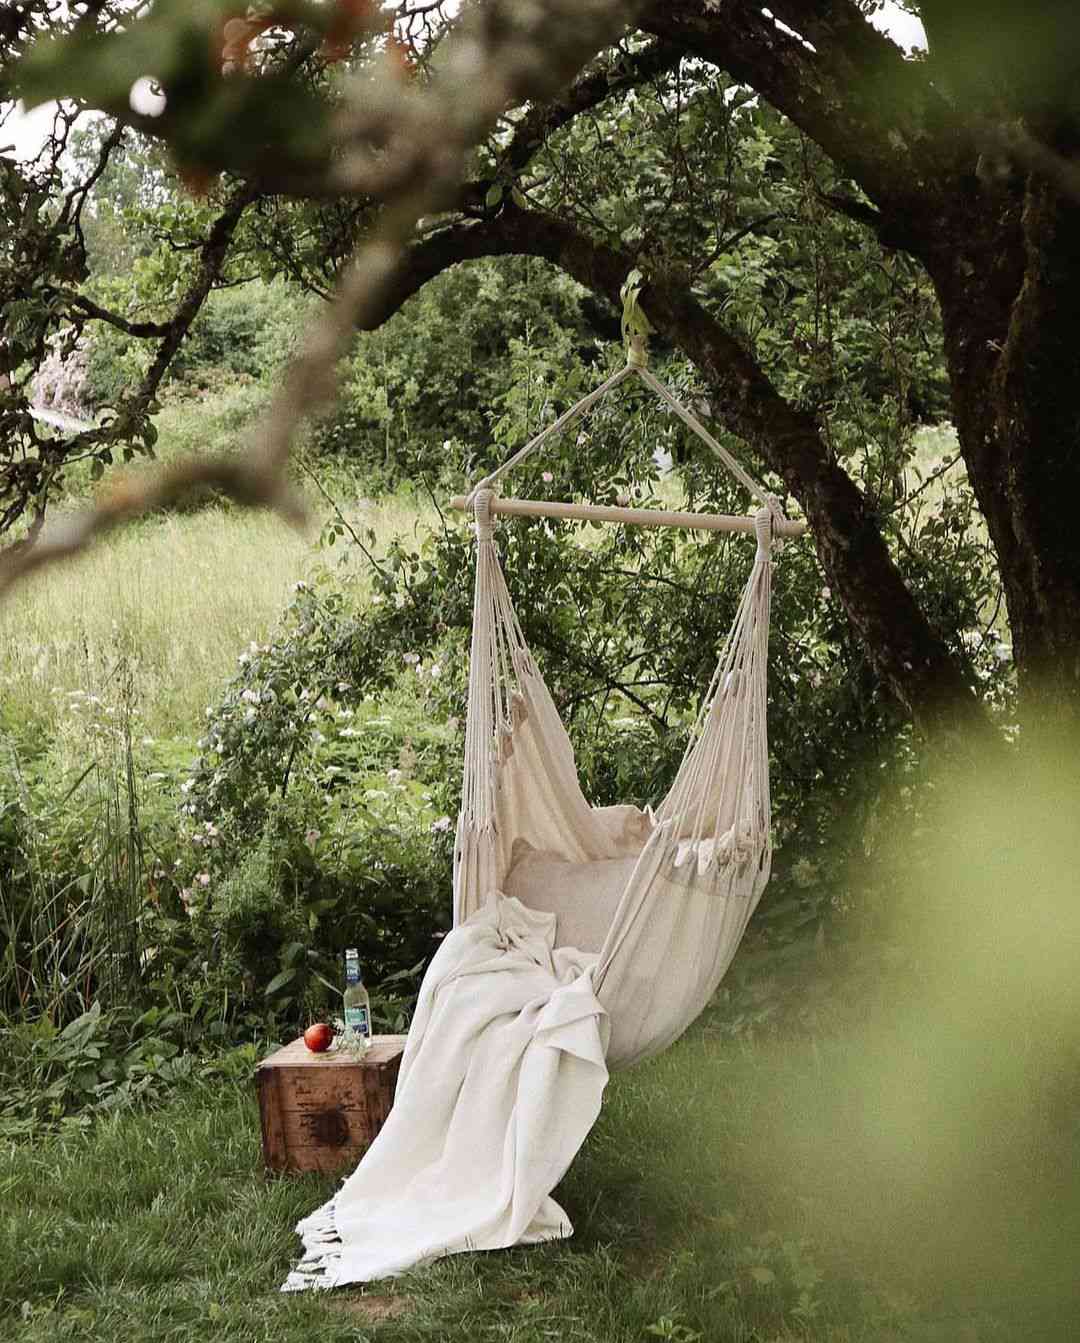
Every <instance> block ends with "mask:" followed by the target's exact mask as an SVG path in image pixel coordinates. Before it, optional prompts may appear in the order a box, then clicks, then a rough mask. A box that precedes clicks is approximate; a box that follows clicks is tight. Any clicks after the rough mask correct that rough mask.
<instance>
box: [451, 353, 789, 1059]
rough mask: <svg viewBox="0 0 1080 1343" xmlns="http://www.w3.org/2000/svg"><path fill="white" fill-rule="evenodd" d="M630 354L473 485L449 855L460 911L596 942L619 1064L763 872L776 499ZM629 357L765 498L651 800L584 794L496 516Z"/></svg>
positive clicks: (677, 1021) (654, 1032)
mask: <svg viewBox="0 0 1080 1343" xmlns="http://www.w3.org/2000/svg"><path fill="white" fill-rule="evenodd" d="M634 353H635V351H634V350H632V351H631V358H630V361H629V362H628V364H627V365H626V366H625V367H624V368H622V369H620V370H619V371H618V373H616V374H614V375H613V376H612V377H611V378H609V379H608V380H607V382H606V383H604V384H603V385H602V386H601V387H599V388H597V389H596V391H595V392H593V393H590V395H589V396H588V397H586V398H584V400H583V401H582V402H580V403H579V404H578V405H577V406H575V407H574V408H573V409H572V410H571V411H569V412H567V414H566V415H564V416H562V417H561V419H560V420H558V421H556V422H555V424H553V425H552V426H551V427H550V428H549V429H547V430H545V431H544V433H542V434H540V435H538V436H537V438H535V439H534V440H533V441H532V442H531V443H530V444H527V445H526V446H525V448H523V449H522V450H521V451H520V452H519V453H517V454H516V455H515V456H514V457H513V458H511V459H510V461H508V462H507V463H506V464H505V465H504V466H503V467H502V468H500V470H499V471H498V472H495V473H494V474H493V475H491V476H488V477H487V478H485V480H484V481H481V482H480V485H479V486H477V487H476V489H474V491H473V493H472V494H471V495H470V496H469V502H470V503H471V505H472V507H473V509H474V511H475V516H476V539H477V555H476V590H475V600H474V608H473V632H472V654H471V663H470V674H469V705H468V719H467V724H466V734H465V777H464V790H463V797H462V807H461V813H460V815H459V818H458V825H457V843H456V848H455V866H454V921H455V926H457V925H460V924H461V923H462V922H464V921H465V920H466V919H468V918H469V917H470V916H471V915H473V914H475V913H476V912H477V911H478V910H479V909H481V908H482V907H483V906H484V905H485V904H487V903H488V902H490V901H492V900H494V899H496V898H497V897H498V895H499V894H500V893H501V894H504V895H510V896H515V897H516V898H517V899H519V900H520V901H521V902H522V903H523V904H525V905H527V906H528V907H530V908H533V909H536V910H541V911H546V912H549V913H554V914H555V915H556V916H557V920H558V922H557V926H556V945H557V946H575V947H577V948H578V949H579V950H581V951H590V952H594V953H596V954H597V956H598V960H597V962H596V966H595V969H594V971H593V983H594V987H595V990H596V994H597V997H598V999H599V1001H600V1002H601V1003H602V1004H603V1006H604V1008H605V1009H606V1011H607V1013H608V1015H609V1017H610V1023H611V1034H610V1041H609V1045H608V1053H607V1059H608V1063H609V1065H612V1066H616V1067H617V1066H622V1065H626V1064H630V1063H634V1062H636V1061H638V1060H639V1059H642V1058H645V1057H647V1056H648V1055H650V1054H654V1053H656V1052H658V1051H659V1050H661V1049H663V1048H664V1047H665V1046H666V1045H668V1044H670V1043H671V1042H672V1041H673V1040H675V1039H676V1038H677V1037H678V1036H679V1035H681V1034H682V1032H683V1031H684V1030H685V1029H686V1027H687V1026H688V1025H689V1024H690V1023H691V1022H692V1021H693V1020H694V1019H695V1017H697V1016H698V1015H699V1013H700V1012H701V1011H702V1009H703V1008H704V1007H705V1005H706V1003H707V1002H708V1001H709V999H710V998H711V997H712V995H713V994H714V993H715V991H716V988H717V986H718V984H719V983H720V980H721V978H722V977H723V975H724V972H725V971H726V970H727V967H728V965H729V964H730V962H731V959H732V957H733V956H734V954H735V951H736V949H737V947H738V945H739V941H740V939H741V938H742V935H743V932H744V931H745V929H746V925H747V922H748V920H749V918H750V916H751V914H752V913H753V911H754V908H755V906H756V905H757V903H758V901H759V899H760V898H761V894H762V892H763V890H764V889H765V886H766V883H767V882H768V879H769V870H770V863H771V857H772V845H771V840H770V802H769V770H768V737H767V731H766V721H765V719H766V662H767V653H768V639H769V600H770V592H771V576H772V562H771V551H772V545H773V534H774V522H777V521H779V522H783V518H782V514H780V512H779V506H778V504H777V503H776V501H775V500H774V499H772V498H770V497H769V496H767V495H766V494H765V493H764V491H763V490H762V489H761V487H760V486H758V485H757V484H756V482H754V481H753V480H752V479H751V478H750V477H748V476H747V475H746V473H745V472H744V471H743V470H742V468H741V467H739V465H738V463H737V462H734V460H733V459H732V458H731V457H730V456H729V454H728V453H726V452H725V451H724V449H723V448H722V447H721V446H720V445H719V444H718V443H717V442H716V441H715V439H713V438H712V436H711V435H710V434H709V433H708V431H707V430H706V429H705V428H704V427H703V426H702V425H701V424H700V423H699V422H698V421H697V420H696V419H695V417H694V416H693V415H691V414H690V412H688V411H686V410H685V408H684V407H682V406H681V405H679V404H678V402H676V401H675V399H674V397H673V396H672V395H671V393H670V392H669V391H668V389H667V388H666V387H664V385H663V384H662V383H661V382H660V381H659V380H658V379H656V378H655V377H654V376H653V375H652V374H651V373H650V372H649V370H648V369H647V368H646V367H644V365H643V363H642V362H641V361H640V356H639V358H638V360H635V358H634ZM632 372H637V373H638V374H639V376H641V377H642V379H643V380H644V381H645V382H646V383H647V385H649V386H650V387H652V388H653V390H654V391H656V392H657V393H658V394H659V395H660V396H661V397H662V398H663V400H664V401H665V402H667V403H668V404H669V405H671V407H672V408H673V409H674V410H675V411H676V413H677V414H679V416H680V418H682V419H683V420H684V422H686V423H687V424H688V425H689V427H690V428H691V429H693V430H694V432H695V433H697V434H698V435H699V436H700V437H702V438H703V439H704V440H705V441H706V442H707V443H709V445H710V446H711V447H712V448H713V449H714V450H715V451H716V452H717V453H718V454H719V455H720V456H721V458H722V459H723V460H724V461H725V464H727V465H728V466H729V468H731V469H732V470H733V472H734V473H735V474H736V475H737V476H738V478H739V479H740V480H741V481H742V482H743V483H744V484H746V485H747V486H748V488H750V489H751V490H752V491H753V493H754V494H755V495H757V496H758V498H759V499H761V500H762V501H763V502H764V504H765V507H763V508H762V509H761V510H760V511H759V512H758V513H757V515H756V517H755V519H754V528H755V531H756V533H757V541H758V547H757V556H756V560H755V563H754V567H753V570H752V572H751V574H750V578H749V581H748V583H747V585H746V590H745V592H744V593H743V597H742V600H741V602H740V604H739V608H738V612H737V614H736V616H735V621H734V624H733V625H732V628H731V632H730V634H729V636H728V639H727V641H726V644H725V646H724V648H723V651H722V652H721V655H720V659H719V662H718V663H717V666H716V671H715V672H714V674H713V678H712V682H711V684H710V686H709V690H708V693H707V695H706V696H705V700H704V702H703V704H702V708H701V712H700V714H699V717H698V720H697V723H696V725H695V728H694V731H693V733H692V734H691V739H690V743H689V745H688V746H687V750H686V754H685V756H684V758H683V761H682V765H681V767H680V769H679V772H678V774H677V776H676V779H675V781H674V783H673V784H672V787H671V790H670V792H669V793H668V795H667V797H666V798H665V799H664V801H663V802H662V803H661V805H660V806H659V807H658V808H657V809H656V810H655V812H653V811H652V810H649V811H641V810H639V809H638V808H637V807H633V806H616V807H591V806H590V805H589V804H588V803H587V802H586V800H585V798H584V796H583V794H582V792H581V787H580V784H579V781H578V776H577V770H576V767H575V763H574V753H573V748H572V747H571V745H570V741H569V738H568V737H567V734H566V730H565V728H564V727H563V724H562V722H561V721H560V718H559V715H558V712H557V710H556V708H555V705H554V702H553V701H552V697H551V695H550V693H549V691H548V688H547V686H546V685H545V684H544V680H543V677H542V676H541V675H540V673H539V671H538V669H537V666H536V663H535V661H534V660H533V658H532V656H531V654H530V652H529V649H528V647H527V646H526V643H525V638H524V636H523V634H522V631H521V626H520V624H519V623H518V620H517V617H516V615H515V613H514V609H513V606H512V604H511V601H510V595H509V592H508V591H507V587H506V582H505V579H504V577H503V573H502V570H501V568H500V565H499V560H498V556H497V555H496V552H495V546H494V541H493V525H492V518H491V511H492V506H493V503H494V502H495V501H494V496H493V494H492V491H491V489H490V486H491V485H492V484H493V483H494V481H495V480H496V479H497V478H498V477H499V476H501V475H502V474H504V473H505V472H506V471H507V470H509V469H510V468H511V467H512V466H514V465H516V464H517V463H518V462H520V461H521V460H522V459H523V458H524V457H525V456H527V455H528V454H529V453H530V452H533V451H535V450H536V448H538V447H539V446H540V445H541V444H542V442H543V441H544V440H546V439H547V438H548V437H549V436H550V435H551V434H554V433H556V432H558V431H559V430H560V429H561V428H563V427H564V426H565V425H566V424H567V423H569V421H570V420H571V419H573V418H576V416H577V415H579V414H581V413H582V412H583V411H584V410H587V409H588V408H589V407H590V406H591V405H592V404H594V403H595V402H596V401H597V400H598V399H599V398H600V396H602V395H603V394H604V393H605V392H606V391H608V390H610V388H611V387H613V386H615V385H616V384H617V383H618V382H621V381H622V380H623V378H625V377H626V376H628V375H629V374H630V373H632ZM507 511H510V510H509V509H508V510H507ZM732 521H734V520H732ZM776 530H779V528H777V529H776ZM784 530H785V531H792V530H794V527H793V526H792V524H786V525H785V526H784Z"/></svg>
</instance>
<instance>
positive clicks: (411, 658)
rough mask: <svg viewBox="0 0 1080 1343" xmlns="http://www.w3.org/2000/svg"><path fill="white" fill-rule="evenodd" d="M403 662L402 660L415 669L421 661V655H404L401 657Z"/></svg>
mask: <svg viewBox="0 0 1080 1343" xmlns="http://www.w3.org/2000/svg"><path fill="white" fill-rule="evenodd" d="M401 660H402V661H403V662H407V663H408V664H409V666H410V667H415V666H416V664H417V663H418V662H419V661H420V654H419V653H402V655H401Z"/></svg>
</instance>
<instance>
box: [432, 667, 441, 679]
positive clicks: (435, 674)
mask: <svg viewBox="0 0 1080 1343" xmlns="http://www.w3.org/2000/svg"><path fill="white" fill-rule="evenodd" d="M441 675H442V667H440V666H439V664H438V663H437V662H433V663H432V664H431V679H432V680H433V681H437V680H438V679H439V677H440V676H441Z"/></svg>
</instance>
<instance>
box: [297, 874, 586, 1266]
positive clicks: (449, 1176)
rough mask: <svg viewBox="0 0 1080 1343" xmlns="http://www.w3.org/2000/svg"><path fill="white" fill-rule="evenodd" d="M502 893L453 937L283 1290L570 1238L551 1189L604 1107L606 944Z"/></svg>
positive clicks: (303, 1228)
mask: <svg viewBox="0 0 1080 1343" xmlns="http://www.w3.org/2000/svg"><path fill="white" fill-rule="evenodd" d="M554 939H555V916H554V915H551V914H543V913H537V912H535V911H533V910H530V909H527V908H526V907H525V906H524V905H522V904H521V903H520V902H519V901H517V900H515V899H513V898H507V897H503V896H498V897H496V900H495V902H494V903H492V904H489V905H486V906H484V907H483V908H482V909H480V910H479V911H478V912H477V913H476V914H474V915H473V916H472V917H471V918H469V919H468V920H466V921H465V922H464V923H462V924H461V925H459V927H457V928H456V929H455V930H454V931H453V932H452V933H450V934H448V936H447V937H446V938H445V940H444V941H443V944H442V946H441V947H440V948H439V951H438V952H437V953H436V955H435V957H434V959H433V960H432V962H431V965H430V966H429V968H428V972H427V974H426V975H425V977H424V982H423V985H422V986H421V990H420V1000H419V1003H418V1005H417V1010H416V1016H415V1018H414V1020H413V1024H412V1029H411V1030H410V1031H409V1038H408V1041H407V1043H406V1046H405V1053H404V1056H403V1058H402V1062H401V1070H400V1072H399V1075H398V1083H397V1091H396V1094H395V1098H394V1106H393V1109H392V1110H391V1112H390V1116H389V1118H388V1119H387V1121H386V1123H385V1125H384V1126H383V1129H382V1131H381V1132H380V1134H379V1136H378V1137H377V1138H376V1140H375V1142H374V1143H373V1144H372V1145H371V1147H370V1148H369V1149H368V1151H367V1152H366V1153H365V1155H364V1157H363V1159H362V1160H361V1162H360V1164H359V1165H358V1166H357V1168H356V1170H355V1171H354V1172H353V1173H352V1175H350V1176H349V1178H348V1179H347V1180H346V1181H345V1183H344V1185H343V1186H342V1187H341V1189H339V1190H338V1192H337V1194H336V1195H335V1196H334V1197H333V1198H332V1199H331V1200H330V1201H329V1202H328V1203H326V1204H324V1205H323V1206H322V1207H321V1208H319V1209H317V1210H316V1211H315V1212H314V1213H312V1214H311V1215H310V1216H309V1217H306V1218H305V1219H304V1220H303V1221H301V1222H300V1223H298V1225H297V1228H296V1230H297V1232H298V1234H299V1235H300V1236H301V1237H302V1239H303V1242H304V1250H305V1255H304V1258H303V1259H302V1260H301V1261H300V1263H299V1264H298V1265H297V1267H296V1269H295V1270H294V1271H293V1272H292V1273H290V1274H289V1277H288V1279H287V1280H286V1282H285V1283H284V1284H283V1285H282V1288H281V1290H282V1291H300V1290H303V1289H304V1288H308V1287H334V1286H338V1285H340V1284H342V1283H349V1282H368V1281H370V1280H372V1279H375V1278H384V1277H388V1276H390V1275H392V1274H395V1273H401V1272H404V1271H405V1270H406V1269H408V1268H412V1267H415V1266H417V1265H421V1264H425V1263H428V1262H430V1261H431V1260H433V1259H437V1258H439V1257H440V1256H442V1255H447V1254H457V1253H459V1252H460V1251H462V1250H494V1249H501V1248H503V1247H505V1246H508V1245H517V1244H522V1243H530V1242H536V1241H543V1240H554V1239H557V1238H559V1237H563V1236H569V1235H571V1234H572V1233H573V1227H572V1226H571V1225H570V1221H569V1219H568V1218H567V1216H566V1214H565V1212H563V1210H562V1208H560V1207H559V1205H558V1204H557V1203H556V1202H555V1200H554V1199H552V1198H551V1196H550V1195H551V1190H552V1189H553V1188H554V1187H555V1185H556V1184H557V1183H558V1182H559V1180H560V1179H561V1178H562V1176H563V1173H564V1172H565V1171H566V1169H567V1167H568V1166H569V1165H570V1162H571V1161H572V1160H573V1158H574V1155H575V1153H576V1152H577V1151H578V1149H579V1147H580V1146H581V1144H582V1142H583V1141H584V1139H585V1136H586V1134H587V1133H588V1132H589V1129H590V1128H591V1127H592V1125H593V1123H594V1122H595V1120H596V1117H597V1115H598V1114H599V1112H600V1100H601V1096H602V1094H603V1091H604V1086H605V1084H606V1082H607V1076H608V1073H607V1067H606V1065H605V1062H604V1056H605V1051H606V1047H607V1043H608V1022H607V1018H606V1016H605V1014H604V1009H603V1008H602V1007H601V1006H600V1004H599V1003H598V1002H597V1000H596V997H595V996H594V994H593V986H592V975H591V971H592V968H593V966H594V964H595V962H596V957H595V956H594V955H591V954H587V953H584V952H580V951H576V950H573V949H571V948H565V949H564V948H558V949H556V948H555V947H554Z"/></svg>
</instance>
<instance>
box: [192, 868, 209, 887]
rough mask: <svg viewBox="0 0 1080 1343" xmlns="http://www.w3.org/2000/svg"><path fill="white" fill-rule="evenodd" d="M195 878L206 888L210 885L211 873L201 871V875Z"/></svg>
mask: <svg viewBox="0 0 1080 1343" xmlns="http://www.w3.org/2000/svg"><path fill="white" fill-rule="evenodd" d="M195 880H196V881H197V882H198V883H199V885H200V886H201V887H203V889H204V890H205V889H206V887H207V886H209V885H210V873H209V872H200V873H199V875H198V876H197V877H196V878H195Z"/></svg>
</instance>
